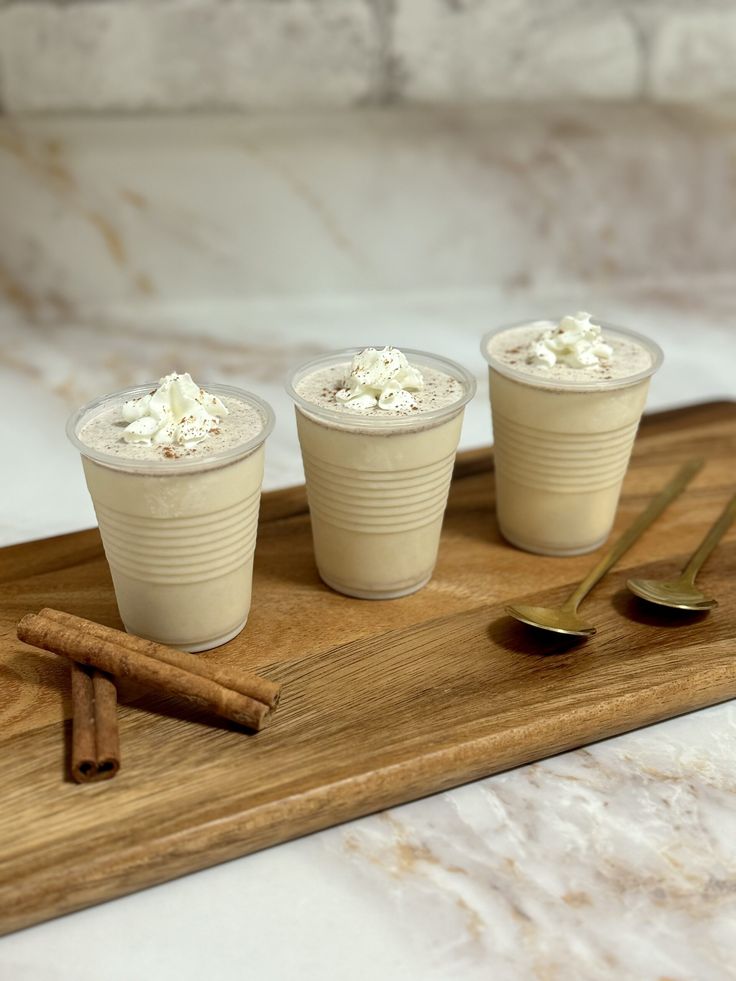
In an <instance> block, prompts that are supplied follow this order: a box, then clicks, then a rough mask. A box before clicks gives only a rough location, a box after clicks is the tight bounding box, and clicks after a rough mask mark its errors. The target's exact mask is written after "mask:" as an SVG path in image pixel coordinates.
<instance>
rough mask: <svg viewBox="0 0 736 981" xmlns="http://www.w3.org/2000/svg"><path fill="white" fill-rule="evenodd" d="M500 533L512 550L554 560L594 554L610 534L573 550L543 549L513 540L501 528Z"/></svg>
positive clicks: (607, 533)
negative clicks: (549, 556) (544, 556)
mask: <svg viewBox="0 0 736 981" xmlns="http://www.w3.org/2000/svg"><path fill="white" fill-rule="evenodd" d="M500 531H501V534H502V535H503V537H504V538H505V539H506V541H507V542H508V543H509V545H513V546H514V548H520V549H521V550H522V552H532V553H533V554H534V555H552V556H555V557H556V558H571V557H572V556H573V555H587V554H588V552H595V550H596V549H597V548H600V547H601V545H602V544H603V543H604V542H605V541H606V539H607V538H608V535H609V534H610V532H606V534H605V535H604V536H603V537H602V538H599V539H598V540H597V541H595V542H593V543H592V545H582V546H577V547H575V548H545V547H544V546H543V545H530V544H529V543H528V542H523V541H521V540H520V539H518V538H514V537H513V536H512V535H507V534H506V532H505V531H504V530H503V528H501V529H500Z"/></svg>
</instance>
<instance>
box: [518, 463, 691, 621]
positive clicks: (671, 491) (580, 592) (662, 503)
mask: <svg viewBox="0 0 736 981" xmlns="http://www.w3.org/2000/svg"><path fill="white" fill-rule="evenodd" d="M702 466H703V460H699V459H696V460H689V461H688V462H687V463H685V464H683V466H682V467H680V469H679V470H678V471H677V473H676V474H675V476H674V477H673V478H672V480H671V481H670V482H669V483H668V484H667V485H666V487H664V488H663V490H661V491H660V492H659V494H657V496H656V497H653V498H652V500H651V501H650V502H649V504H648V505H647V506H646V508H645V509H644V510H643V511H642V513H641V514H640V515H639V517H638V518H636V520H635V521H634V522H633V524H631V525H630V526H629V527H628V528H627V529H626V531H625V532H624V533H623V535H621V537H620V538H619V540H618V541H617V542H616V544H615V545H614V546H613V548H612V549H611V550H610V552H607V553H606V555H604V556H603V558H602V559H601V560H600V561H599V562H598V563H597V564H596V565H595V566H594V567H593V568H592V569H591V570H590V572H589V573H588V575H587V576H586V577H585V579H583V581H582V582H581V583H580V585H579V586H578V587H577V589H576V590H574V592H573V593H571V595H570V596H569V597H568V599H566V600H565V602H564V603H563V604H562V606H554V607H553V606H507V607H506V612H507V613H508V614H509V615H510V616H512V617H515V618H516V619H517V620H521V622H522V623H528V624H529V626H531V627H539V628H540V629H541V630H552V631H554V633H556V634H570V635H571V636H573V637H592V635H593V634H594V633H595V632H596V628H595V627H594V626H593V625H592V624H591V623H586V622H585V620H582V619H581V618H580V617H579V616H578V606H580V603H581V602H582V601H583V599H585V597H586V596H587V595H588V593H589V592H590V591H591V589H592V588H593V586H595V584H596V583H597V582H598V581H599V580H600V579H602V578H603V576H604V575H605V574H606V573H607V572H608V570H609V569H610V568H611V566H612V565H614V563H616V562H618V560H619V559H620V558H621V556H622V555H623V554H624V552H626V551H628V549H629V548H631V546H632V545H633V544H634V542H635V541H636V540H637V538H639V536H640V535H641V534H642V533H643V532H644V531H646V529H647V528H648V527H649V525H651V523H652V522H653V521H654V520H655V519H656V518H658V517H659V516H660V514H661V513H662V512H663V511H664V509H665V508H666V507H667V505H668V504H670V503H671V502H672V501H674V499H675V498H676V497H677V496H678V494H681V493H682V491H683V490H684V489H685V487H686V486H687V485H688V483H689V482H690V480H691V479H692V477H694V476H695V474H696V473H697V472H698V470H700V468H701V467H702Z"/></svg>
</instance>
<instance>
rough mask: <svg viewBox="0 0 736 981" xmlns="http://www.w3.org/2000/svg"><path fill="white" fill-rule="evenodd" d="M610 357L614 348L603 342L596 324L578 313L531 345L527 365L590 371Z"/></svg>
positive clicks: (542, 334) (550, 329) (568, 317)
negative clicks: (588, 369) (559, 366)
mask: <svg viewBox="0 0 736 981" xmlns="http://www.w3.org/2000/svg"><path fill="white" fill-rule="evenodd" d="M612 354H613V348H612V347H611V345H610V344H606V342H605V341H604V340H603V337H602V336H601V328H600V327H599V326H598V324H592V323H591V322H590V314H589V313H585V312H580V313H576V314H574V315H573V314H570V315H569V316H567V317H563V318H562V320H561V321H560V322H559V324H557V326H556V327H550V328H548V329H547V330H544V331H543V332H542V333H541V334H540V336H539V337H538V338H537V340H536V341H534V343H533V344H532V346H531V352H530V354H529V358H528V361H529V363H530V364H540V365H541V364H544V365H548V366H549V367H550V368H551V367H552V366H553V365H555V364H564V365H566V366H567V367H568V368H590V367H591V366H593V365H599V364H601V362H605V361H608V359H609V358H610V357H611V355H612Z"/></svg>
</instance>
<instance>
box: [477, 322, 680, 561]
mask: <svg viewBox="0 0 736 981" xmlns="http://www.w3.org/2000/svg"><path fill="white" fill-rule="evenodd" d="M521 326H525V324H524V323H522V324H509V325H507V326H505V327H499V328H498V329H496V330H492V331H490V332H489V333H488V334H486V335H485V336H484V338H483V340H482V341H481V351H482V353H483V356H484V357H485V359H486V361H488V365H489V382H490V390H491V413H492V416H493V438H494V444H495V446H494V454H495V474H496V511H497V516H498V523H499V527H500V529H501V533H502V534H503V536H504V538H506V539H507V541H509V542H511V544H512V545H516V546H518V547H519V548H522V549H524V550H526V551H527V552H537V553H540V554H542V555H563V556H564V555H579V554H582V553H584V552H592V551H593V550H594V549H596V548H598V546H599V545H601V544H602V543H603V542H604V541H605V540H606V539H607V538H608V535H609V533H610V531H611V527H612V525H613V519H614V517H615V514H616V508H617V506H618V499H619V495H620V493H621V485H622V483H623V479H624V476H625V474H626V469H627V467H628V464H629V457H630V456H631V449H632V446H633V443H634V437H635V436H636V431H637V429H638V426H639V421H640V419H641V414H642V411H643V409H644V404H645V402H646V397H647V391H648V389H649V381H650V378H651V376H652V375H653V374H654V372H655V371H657V369H658V368H659V366H660V365H661V363H662V358H663V355H662V351H661V349H660V348H659V346H658V345H657V344H655V343H654V342H653V341H650V340H649V339H648V338H646V337H643V336H642V335H641V334H636V333H634V332H633V331H629V330H624V329H623V328H621V327H614V326H612V325H609V324H602V327H603V329H604V331H605V334H606V335H607V336H609V337H613V338H616V337H618V338H621V339H622V340H629V341H632V340H633V341H636V342H637V343H638V344H640V345H641V346H642V347H643V348H644V349H645V350H646V351H648V352H649V354H650V355H651V364H650V366H649V367H648V368H647V369H646V370H645V371H641V372H638V373H637V374H635V375H631V376H630V377H628V378H615V379H610V380H605V381H602V382H596V383H591V381H590V379H589V378H586V376H585V375H584V374H583V373H581V380H580V381H579V382H577V381H572V382H564V383H562V382H559V381H551V380H550V381H547V380H546V379H544V378H540V377H539V376H536V375H535V376H531V375H529V374H524V373H523V372H521V371H516V370H514V367H513V366H510V365H507V364H504V363H503V362H500V361H498V360H497V359H495V358H494V357H493V356H492V355H491V354H490V353H489V345H490V342H491V340H492V339H493V337H495V336H496V334H499V333H501V332H502V331H505V330H509V329H511V328H512V327H521Z"/></svg>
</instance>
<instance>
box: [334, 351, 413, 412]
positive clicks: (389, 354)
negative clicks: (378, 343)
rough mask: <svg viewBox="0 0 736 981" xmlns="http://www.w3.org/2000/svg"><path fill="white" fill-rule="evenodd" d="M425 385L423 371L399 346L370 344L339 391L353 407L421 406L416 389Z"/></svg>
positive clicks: (361, 352) (404, 407) (354, 364)
mask: <svg viewBox="0 0 736 981" xmlns="http://www.w3.org/2000/svg"><path fill="white" fill-rule="evenodd" d="M423 388H424V378H423V377H422V373H421V372H420V371H419V370H418V369H417V368H414V367H413V366H412V365H410V364H409V362H408V361H407V360H406V356H405V355H404V354H402V353H401V351H399V350H398V348H395V347H384V348H382V349H381V350H380V351H378V350H377V349H376V348H374V347H367V348H366V349H365V350H364V351H360V353H359V354H356V355H355V357H354V358H353V362H352V364H351V366H350V374H349V375H348V377H347V379H346V380H345V387H344V388H341V389H340V390H339V391H338V392H337V395H336V398H337V401H338V402H343V403H344V404H345V405H349V406H350V407H351V408H353V409H372V408H374V407H375V406H378V408H379V409H387V410H388V409H393V410H394V411H396V410H400V409H413V408H417V402H416V399H415V398H414V396H413V395H412V394H411V393H412V392H421V390H422V389H423Z"/></svg>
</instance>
